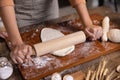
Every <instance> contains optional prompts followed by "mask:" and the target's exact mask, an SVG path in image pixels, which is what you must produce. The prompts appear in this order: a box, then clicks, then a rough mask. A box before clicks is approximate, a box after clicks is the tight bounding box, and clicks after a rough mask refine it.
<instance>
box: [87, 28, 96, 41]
mask: <svg viewBox="0 0 120 80" xmlns="http://www.w3.org/2000/svg"><path fill="white" fill-rule="evenodd" d="M86 32H87V34H88V37H89V39H90V40H94V38H95V35H94V34H93V33H92V32H93V31H91V32H90V31H89V30H88V29H86Z"/></svg>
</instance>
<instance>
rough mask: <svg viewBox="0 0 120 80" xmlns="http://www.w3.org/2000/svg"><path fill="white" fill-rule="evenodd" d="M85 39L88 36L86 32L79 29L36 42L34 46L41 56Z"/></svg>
mask: <svg viewBox="0 0 120 80" xmlns="http://www.w3.org/2000/svg"><path fill="white" fill-rule="evenodd" d="M85 41H86V36H85V34H84V32H83V31H78V32H75V33H72V34H68V35H65V36H63V37H60V38H57V39H53V40H49V41H46V42H42V43H37V44H34V45H33V47H34V49H35V52H36V55H37V56H41V55H44V54H47V53H50V52H54V51H57V50H60V49H63V48H66V47H69V46H73V45H76V44H78V43H82V42H85Z"/></svg>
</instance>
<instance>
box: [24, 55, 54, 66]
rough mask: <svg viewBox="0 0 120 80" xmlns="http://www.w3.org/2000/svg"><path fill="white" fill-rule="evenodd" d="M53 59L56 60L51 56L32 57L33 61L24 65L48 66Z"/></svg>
mask: <svg viewBox="0 0 120 80" xmlns="http://www.w3.org/2000/svg"><path fill="white" fill-rule="evenodd" d="M52 60H54V58H50V57H47V56H42V57H35V58H32V61H31V62H30V63H29V64H27V63H24V64H23V66H24V67H29V66H35V67H36V68H42V67H44V66H46V65H47V64H48V63H49V61H52Z"/></svg>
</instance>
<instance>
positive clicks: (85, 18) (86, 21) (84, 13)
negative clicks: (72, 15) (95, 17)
mask: <svg viewBox="0 0 120 80" xmlns="http://www.w3.org/2000/svg"><path fill="white" fill-rule="evenodd" d="M75 9H76V10H77V12H78V14H79V16H80V19H81V21H82V23H83V25H84V26H85V27H87V26H90V25H92V20H91V18H90V16H89V13H88V10H87V7H86V5H85V4H82V3H81V4H79V5H77V6H75Z"/></svg>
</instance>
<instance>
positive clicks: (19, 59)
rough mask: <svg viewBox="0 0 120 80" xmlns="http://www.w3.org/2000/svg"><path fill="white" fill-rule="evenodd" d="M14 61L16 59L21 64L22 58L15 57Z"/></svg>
mask: <svg viewBox="0 0 120 80" xmlns="http://www.w3.org/2000/svg"><path fill="white" fill-rule="evenodd" d="M16 61H17V62H18V63H20V64H22V63H23V62H24V60H23V59H21V58H20V57H16Z"/></svg>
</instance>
